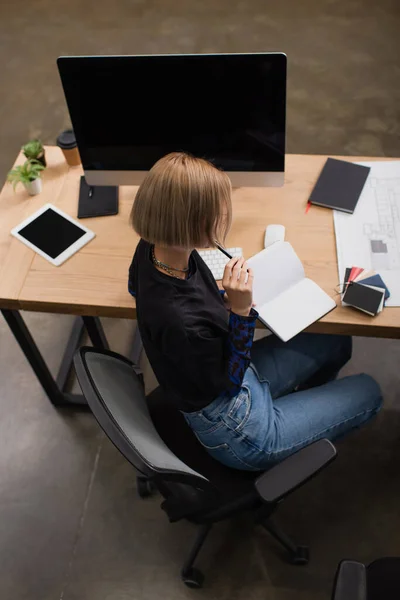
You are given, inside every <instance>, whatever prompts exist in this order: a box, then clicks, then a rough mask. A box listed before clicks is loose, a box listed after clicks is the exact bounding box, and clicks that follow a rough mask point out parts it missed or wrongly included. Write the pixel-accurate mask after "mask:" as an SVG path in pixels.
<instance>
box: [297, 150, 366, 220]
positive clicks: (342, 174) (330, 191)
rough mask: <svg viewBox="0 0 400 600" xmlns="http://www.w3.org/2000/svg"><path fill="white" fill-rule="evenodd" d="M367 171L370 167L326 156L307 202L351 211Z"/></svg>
mask: <svg viewBox="0 0 400 600" xmlns="http://www.w3.org/2000/svg"><path fill="white" fill-rule="evenodd" d="M369 172H370V167H363V166H362V165H356V164H354V163H351V162H347V161H345V160H337V159H336V158H328V160H327V161H326V163H325V165H324V167H323V169H322V171H321V174H320V176H319V178H318V181H317V183H316V184H315V187H314V189H313V191H312V192H311V196H310V198H309V202H311V204H318V206H325V207H326V208H334V209H336V210H343V211H344V212H348V213H353V212H354V209H355V207H356V205H357V202H358V199H359V197H360V194H361V192H362V190H363V187H364V184H365V182H366V179H367V177H368V174H369Z"/></svg>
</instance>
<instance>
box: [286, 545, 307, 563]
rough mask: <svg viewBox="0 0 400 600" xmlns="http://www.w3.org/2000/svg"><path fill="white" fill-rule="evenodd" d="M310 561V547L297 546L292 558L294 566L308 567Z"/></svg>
mask: <svg viewBox="0 0 400 600" xmlns="http://www.w3.org/2000/svg"><path fill="white" fill-rule="evenodd" d="M309 560H310V550H309V548H308V546H297V550H296V552H295V554H292V556H291V557H290V562H291V563H292V564H293V565H298V566H302V565H307V564H308V561H309Z"/></svg>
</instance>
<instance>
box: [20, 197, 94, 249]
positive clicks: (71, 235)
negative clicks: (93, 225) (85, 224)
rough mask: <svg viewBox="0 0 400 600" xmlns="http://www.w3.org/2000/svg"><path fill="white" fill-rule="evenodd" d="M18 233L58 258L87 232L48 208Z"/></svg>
mask: <svg viewBox="0 0 400 600" xmlns="http://www.w3.org/2000/svg"><path fill="white" fill-rule="evenodd" d="M18 233H19V235H20V236H21V237H23V238H25V239H26V240H27V241H28V242H30V243H31V244H33V245H34V246H36V247H37V248H39V250H41V251H42V252H44V253H45V254H47V255H48V256H50V257H51V258H57V256H59V255H60V254H62V253H63V252H64V251H65V250H67V248H69V247H70V246H71V245H72V244H74V243H75V242H76V241H77V240H79V238H81V237H83V236H84V235H85V233H86V232H85V230H83V229H81V228H80V227H78V225H75V223H71V221H68V220H67V219H65V218H64V217H63V216H61V215H59V214H58V213H57V212H55V211H54V210H51V208H48V209H47V210H46V211H45V212H44V213H42V214H41V215H39V216H38V217H37V218H36V219H35V220H34V221H32V222H31V223H29V225H26V226H25V227H23V228H22V229H20V230H19V231H18Z"/></svg>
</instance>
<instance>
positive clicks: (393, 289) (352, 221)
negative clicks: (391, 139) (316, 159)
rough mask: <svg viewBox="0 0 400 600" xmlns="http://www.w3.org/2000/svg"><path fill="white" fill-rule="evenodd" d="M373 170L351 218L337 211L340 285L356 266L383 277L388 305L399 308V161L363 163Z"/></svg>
mask: <svg viewBox="0 0 400 600" xmlns="http://www.w3.org/2000/svg"><path fill="white" fill-rule="evenodd" d="M358 164H360V165H365V166H366V167H371V171H370V173H369V176H368V179H367V181H366V182H365V186H364V189H363V191H362V193H361V196H360V199H359V201H358V203H357V206H356V209H355V211H354V213H353V214H352V215H348V214H346V213H343V212H340V211H337V210H335V211H333V212H334V223H335V234H336V249H337V258H338V267H339V282H341V283H342V282H343V281H344V275H345V270H346V267H351V266H352V265H357V266H359V267H363V268H364V269H365V270H369V269H371V270H373V271H376V272H377V273H379V275H381V277H382V279H383V281H384V282H385V284H386V285H387V287H388V288H389V290H390V298H389V299H388V300H387V301H386V306H400V161H384V162H380V161H378V162H375V161H374V162H360V163H358Z"/></svg>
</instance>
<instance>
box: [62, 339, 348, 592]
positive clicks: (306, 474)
mask: <svg viewBox="0 0 400 600" xmlns="http://www.w3.org/2000/svg"><path fill="white" fill-rule="evenodd" d="M74 365H75V370H76V374H77V378H78V381H79V384H80V386H81V388H82V392H83V394H84V396H85V398H86V400H87V402H88V404H89V407H90V408H91V410H92V412H93V414H94V416H95V418H96V419H97V421H98V423H99V425H100V426H101V427H102V429H103V430H104V432H105V433H106V435H107V436H108V437H109V438H110V440H111V441H112V442H113V444H114V445H115V446H116V448H118V450H119V451H120V452H121V454H122V455H123V456H124V457H125V458H126V459H127V460H128V461H129V462H130V463H131V464H132V465H133V466H134V467H135V469H136V471H137V473H138V477H137V483H138V492H139V494H140V495H141V496H142V497H143V496H146V495H149V494H151V493H152V491H153V490H158V491H159V492H160V494H161V496H162V497H163V499H164V500H163V502H162V504H161V508H162V509H163V510H164V511H165V512H166V514H167V516H168V518H169V520H170V522H175V521H179V520H181V519H188V520H189V521H191V522H192V523H195V524H197V525H198V526H199V527H198V534H197V538H196V540H195V542H194V545H193V547H192V549H191V550H190V552H189V554H188V556H187V558H186V561H185V563H184V565H183V567H182V571H181V577H182V580H183V581H184V583H185V584H186V585H187V586H189V587H193V588H199V587H201V586H202V583H203V579H204V577H203V574H202V573H201V572H200V571H198V570H197V569H195V568H194V567H193V564H194V562H195V560H196V557H197V555H198V553H199V551H200V549H201V547H202V545H203V543H204V541H205V539H206V537H207V535H208V533H209V532H210V530H211V528H212V526H213V524H214V523H217V522H218V521H222V520H224V519H227V518H230V517H232V516H234V515H236V514H238V513H240V512H245V511H250V512H251V513H252V515H253V516H254V520H255V522H256V523H258V524H260V525H262V526H263V527H264V528H265V529H266V530H267V531H268V532H269V533H270V534H271V535H272V536H273V537H274V538H275V539H276V540H277V541H279V542H280V543H281V544H282V545H283V546H284V547H285V548H286V550H287V551H288V552H289V557H290V560H291V562H293V563H294V564H296V565H304V564H307V562H308V559H309V552H308V548H307V547H305V546H298V545H296V544H295V543H294V542H293V541H292V540H291V539H290V538H289V537H288V536H287V535H286V534H285V533H284V532H283V531H281V530H280V529H279V528H278V526H277V525H276V524H275V523H274V522H273V521H271V519H270V516H271V514H272V513H273V512H274V510H275V509H276V508H277V506H278V504H279V502H280V501H281V500H283V498H285V497H286V496H287V495H288V494H290V493H291V492H292V491H293V490H295V489H296V488H298V487H299V486H300V485H302V484H303V483H305V482H306V481H308V480H309V479H310V478H311V477H313V476H314V475H316V474H317V473H318V472H319V471H320V470H321V469H322V468H324V467H325V466H326V465H328V464H329V463H330V462H331V461H332V460H333V459H334V458H335V457H336V450H335V447H334V446H333V445H332V444H331V442H330V441H328V440H320V441H318V442H315V443H313V444H311V445H310V446H308V447H306V448H303V449H302V450H300V451H299V452H297V453H296V454H293V455H292V456H290V457H289V458H287V459H286V460H284V461H282V462H281V463H280V464H278V465H277V466H274V467H273V468H271V469H270V470H269V471H266V472H264V473H262V472H249V471H239V470H236V469H230V468H228V467H225V466H224V465H222V464H220V463H219V462H217V461H216V460H214V459H213V458H212V457H211V456H210V455H209V454H208V453H207V452H206V450H205V449H204V448H203V447H202V445H201V444H200V442H199V441H198V440H197V438H196V436H195V435H194V433H193V432H192V431H191V429H190V428H189V426H188V425H187V423H186V421H185V419H184V417H183V415H182V414H181V413H180V412H179V411H174V410H173V409H171V408H170V407H168V404H167V402H166V401H165V399H164V398H163V395H162V392H161V389H160V388H157V389H156V390H155V391H154V392H152V393H151V394H150V395H149V396H148V397H147V398H146V396H145V393H144V386H143V381H142V378H141V376H140V375H138V374H137V373H136V370H135V369H136V367H135V365H134V364H133V363H132V362H131V361H129V360H128V359H126V358H124V357H123V356H120V355H118V354H115V353H113V352H110V351H107V350H99V349H95V348H92V347H90V348H88V347H83V348H80V349H79V350H78V351H77V353H76V355H75V358H74Z"/></svg>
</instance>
